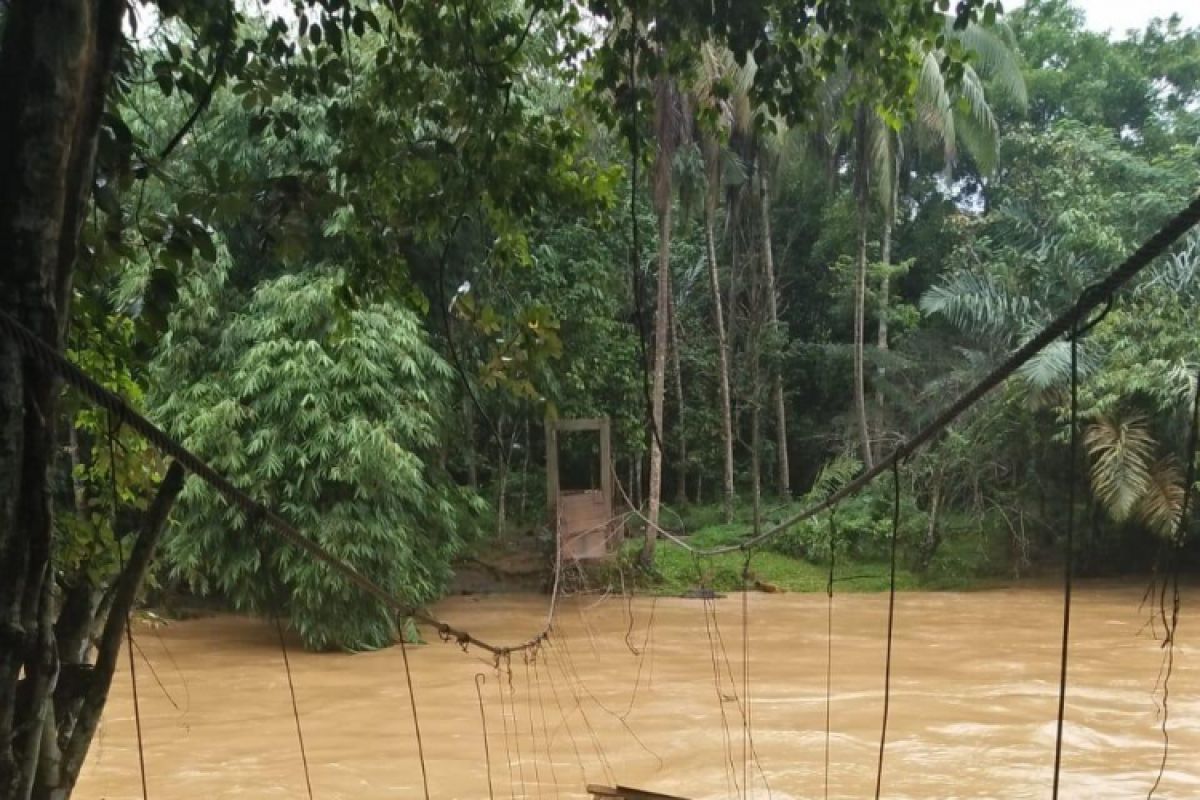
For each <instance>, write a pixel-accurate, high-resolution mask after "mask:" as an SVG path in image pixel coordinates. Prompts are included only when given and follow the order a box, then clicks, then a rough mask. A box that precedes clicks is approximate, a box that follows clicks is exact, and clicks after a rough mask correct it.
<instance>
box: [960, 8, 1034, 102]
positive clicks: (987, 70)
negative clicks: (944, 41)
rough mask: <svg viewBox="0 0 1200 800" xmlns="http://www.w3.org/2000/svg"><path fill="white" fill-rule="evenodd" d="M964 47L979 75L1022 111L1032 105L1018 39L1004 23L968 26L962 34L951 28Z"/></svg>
mask: <svg viewBox="0 0 1200 800" xmlns="http://www.w3.org/2000/svg"><path fill="white" fill-rule="evenodd" d="M948 35H950V36H952V37H953V38H955V39H957V40H958V41H959V42H961V43H962V46H963V48H964V49H965V50H966V51H967V53H968V54H969V57H970V60H971V62H972V63H974V64H975V65H977V66H978V72H979V73H980V74H982V75H983V76H984V77H985V78H987V79H989V80H991V81H992V82H993V86H994V87H995V88H996V89H997V90H998V91H1000V92H1002V93H1003V94H1004V95H1005V96H1006V97H1007V98H1008V99H1010V100H1012V101H1013V102H1014V103H1016V104H1017V106H1018V107H1019V108H1021V109H1022V110H1023V109H1025V108H1026V107H1027V106H1028V104H1029V95H1028V92H1027V90H1026V88H1025V78H1024V76H1023V74H1022V72H1021V61H1020V58H1019V56H1018V55H1017V49H1016V41H1015V36H1014V35H1013V32H1012V29H1011V28H1009V27H1008V25H1007V24H1006V23H1004V22H997V23H995V24H994V25H990V26H985V25H968V26H967V27H966V28H964V29H963V30H961V31H958V30H954V28H953V25H951V26H950V27H949V34H948Z"/></svg>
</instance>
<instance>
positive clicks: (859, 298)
mask: <svg viewBox="0 0 1200 800" xmlns="http://www.w3.org/2000/svg"><path fill="white" fill-rule="evenodd" d="M854 128H855V150H856V153H855V160H856V161H857V163H856V164H855V175H854V199H855V205H856V206H857V210H858V253H857V257H856V259H855V276H854V388H853V394H854V413H855V421H856V424H857V427H858V443H859V451H860V453H861V455H862V460H863V464H864V465H865V466H866V467H867V469H870V468H871V467H872V466H873V465H874V458H873V457H872V454H871V429H870V425H869V424H868V422H867V397H866V377H865V375H864V371H865V370H864V364H863V361H864V358H863V355H864V354H863V345H864V339H865V334H866V330H865V328H866V304H867V203H868V199H869V198H868V193H869V191H870V178H869V175H868V170H869V167H868V164H867V159H868V157H869V156H868V152H867V109H866V106H864V105H859V107H858V111H857V113H856V114H855V120H854Z"/></svg>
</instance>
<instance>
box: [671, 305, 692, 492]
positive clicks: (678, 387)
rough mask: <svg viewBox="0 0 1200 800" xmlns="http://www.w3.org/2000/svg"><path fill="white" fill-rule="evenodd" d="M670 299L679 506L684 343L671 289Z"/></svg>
mask: <svg viewBox="0 0 1200 800" xmlns="http://www.w3.org/2000/svg"><path fill="white" fill-rule="evenodd" d="M667 293H668V297H669V298H670V305H669V307H668V310H669V311H670V328H671V371H672V372H673V373H674V375H673V377H674V378H675V408H676V412H675V415H676V416H675V426H676V428H675V437H676V438H677V439H678V440H679V447H678V449H677V450H676V452H677V453H678V456H679V461H678V462H677V463H676V465H675V475H676V484H675V502H676V503H678V504H679V505H681V506H682V505H686V504H687V499H688V494H687V463H688V456H687V433H686V432H685V430H684V427H683V369H682V367H681V366H680V363H679V351H680V349H681V348H682V347H683V342H682V340H681V338H680V334H679V327H680V326H679V317H678V316H677V315H676V314H675V293H674V292H673V291H671V289H670V287H668V289H667Z"/></svg>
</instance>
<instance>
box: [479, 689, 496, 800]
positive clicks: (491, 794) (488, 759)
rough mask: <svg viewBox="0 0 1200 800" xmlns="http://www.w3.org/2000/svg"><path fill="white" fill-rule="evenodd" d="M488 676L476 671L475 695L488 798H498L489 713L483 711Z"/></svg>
mask: <svg viewBox="0 0 1200 800" xmlns="http://www.w3.org/2000/svg"><path fill="white" fill-rule="evenodd" d="M485 683H487V676H486V675H484V674H483V673H482V672H477V673H475V696H476V697H478V698H479V725H480V727H482V728H483V763H484V764H485V765H486V766H487V782H488V798H489V800H496V790H495V789H494V788H493V786H492V750H491V748H490V747H489V746H488V729H487V715H486V714H484V712H483V684H485Z"/></svg>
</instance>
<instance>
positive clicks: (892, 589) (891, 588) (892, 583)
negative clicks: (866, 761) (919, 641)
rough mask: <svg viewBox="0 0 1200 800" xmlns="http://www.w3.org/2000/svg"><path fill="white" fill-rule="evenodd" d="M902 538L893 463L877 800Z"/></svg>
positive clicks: (880, 787) (897, 465)
mask: <svg viewBox="0 0 1200 800" xmlns="http://www.w3.org/2000/svg"><path fill="white" fill-rule="evenodd" d="M899 538H900V462H899V461H896V460H893V461H892V559H891V571H890V577H889V578H888V615H887V655H886V656H885V658H884V667H883V722H882V724H881V725H880V727H879V763H878V767H877V770H876V772H875V800H879V796H880V793H881V792H882V791H883V750H884V748H885V747H886V746H887V729H888V710H889V706H890V705H891V699H892V632H893V630H894V629H895V622H896V542H897V540H898V539H899Z"/></svg>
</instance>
